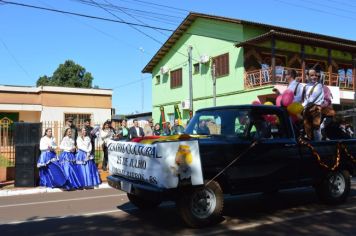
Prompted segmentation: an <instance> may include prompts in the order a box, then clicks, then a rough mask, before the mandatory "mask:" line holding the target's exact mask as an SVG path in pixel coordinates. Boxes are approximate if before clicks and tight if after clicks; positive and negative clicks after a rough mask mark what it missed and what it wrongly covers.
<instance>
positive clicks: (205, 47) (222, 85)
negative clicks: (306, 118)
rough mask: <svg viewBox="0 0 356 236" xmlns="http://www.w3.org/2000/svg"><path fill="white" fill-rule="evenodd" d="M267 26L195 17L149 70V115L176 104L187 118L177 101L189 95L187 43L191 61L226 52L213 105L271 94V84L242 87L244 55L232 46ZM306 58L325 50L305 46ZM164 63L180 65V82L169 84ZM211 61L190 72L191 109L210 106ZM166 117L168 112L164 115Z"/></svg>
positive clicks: (287, 45) (283, 45)
mask: <svg viewBox="0 0 356 236" xmlns="http://www.w3.org/2000/svg"><path fill="white" fill-rule="evenodd" d="M267 31H268V30H267V29H264V28H262V27H256V26H251V25H245V26H243V25H241V24H233V23H229V22H221V21H217V20H211V19H201V18H198V19H196V20H195V22H194V23H193V24H192V25H191V26H190V27H189V28H188V29H187V31H186V32H185V33H184V34H183V35H182V36H181V37H180V38H179V39H178V41H177V42H176V43H175V44H174V46H173V47H172V48H171V50H170V51H169V52H168V53H167V54H166V55H165V56H164V57H163V58H162V59H161V61H160V62H159V63H158V64H157V65H156V66H155V68H154V69H153V71H152V104H153V108H152V116H153V118H154V119H155V122H158V121H159V117H160V110H159V106H161V105H163V106H164V109H165V113H166V114H169V113H174V104H179V108H180V110H181V112H182V114H183V118H184V120H186V119H188V116H189V112H188V111H187V110H182V107H181V102H182V101H185V100H188V99H189V66H188V56H187V55H188V46H189V45H191V46H192V47H193V51H192V55H193V56H192V57H193V64H195V63H199V59H200V56H201V55H208V56H210V58H212V57H216V56H219V55H222V54H225V53H228V54H229V64H230V65H229V75H227V76H223V77H219V78H217V81H216V91H217V106H223V105H238V104H250V103H251V102H252V101H253V100H255V99H257V97H258V96H259V95H265V94H271V93H272V92H271V90H272V87H271V86H269V87H263V88H259V89H254V90H245V89H244V84H243V82H244V81H243V76H244V66H243V64H244V61H243V59H244V56H243V48H237V47H235V46H234V45H235V43H238V42H243V41H245V40H247V39H250V38H254V37H256V36H258V35H261V34H264V33H266V32H267ZM260 46H261V47H266V48H270V47H271V43H270V41H267V42H263V43H261V44H260ZM276 49H277V50H283V51H289V52H294V53H300V51H301V45H300V44H297V43H291V42H286V41H281V40H276ZM305 53H306V54H307V58H313V56H316V57H325V58H327V55H328V50H327V49H325V48H320V47H312V46H308V45H306V46H305ZM331 55H332V57H333V58H334V59H343V60H351V59H352V56H351V54H350V53H347V52H341V51H336V50H332V51H331ZM162 66H166V67H168V68H169V69H170V71H173V70H176V69H179V68H182V74H183V78H182V86H181V87H179V88H175V89H171V88H170V73H169V72H168V73H167V74H165V75H162V74H161V72H160V68H161V67H162ZM211 66H212V63H211V61H210V62H208V63H206V64H200V71H199V73H196V74H194V73H193V110H194V111H196V110H198V109H200V108H205V107H211V106H213V98H212V94H213V84H212V76H211ZM157 75H159V76H160V83H159V84H156V76H157ZM166 119H167V120H168V115H167V116H166Z"/></svg>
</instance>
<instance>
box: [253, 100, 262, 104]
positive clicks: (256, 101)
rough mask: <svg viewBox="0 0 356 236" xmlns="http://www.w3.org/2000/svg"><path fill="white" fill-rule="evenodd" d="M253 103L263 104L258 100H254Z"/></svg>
mask: <svg viewBox="0 0 356 236" xmlns="http://www.w3.org/2000/svg"><path fill="white" fill-rule="evenodd" d="M252 105H261V102H260V101H258V100H255V101H253V102H252Z"/></svg>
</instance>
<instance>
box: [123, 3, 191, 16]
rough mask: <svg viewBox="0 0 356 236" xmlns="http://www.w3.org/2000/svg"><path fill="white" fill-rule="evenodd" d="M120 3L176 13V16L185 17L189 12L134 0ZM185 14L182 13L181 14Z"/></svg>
mask: <svg viewBox="0 0 356 236" xmlns="http://www.w3.org/2000/svg"><path fill="white" fill-rule="evenodd" d="M120 1H122V2H134V3H132V4H135V5H141V6H148V7H150V8H153V9H162V8H163V9H165V10H166V11H170V12H174V13H178V12H180V13H178V14H183V15H185V14H186V13H187V12H190V11H189V10H185V9H179V8H174V7H170V6H166V5H160V4H157V3H152V2H145V1H135V0H131V1H127V0H120ZM182 11H183V12H185V13H183V12H182Z"/></svg>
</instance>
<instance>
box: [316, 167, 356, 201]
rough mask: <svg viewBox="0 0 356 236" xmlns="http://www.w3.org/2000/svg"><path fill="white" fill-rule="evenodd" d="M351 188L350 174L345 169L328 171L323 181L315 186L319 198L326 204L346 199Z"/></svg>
mask: <svg viewBox="0 0 356 236" xmlns="http://www.w3.org/2000/svg"><path fill="white" fill-rule="evenodd" d="M350 188H351V180H350V174H349V172H348V171H346V170H342V171H331V172H329V173H328V174H327V175H326V176H325V178H324V180H323V182H322V183H321V184H320V185H318V186H317V187H316V193H317V195H318V197H319V198H320V200H322V201H323V202H325V203H328V204H339V203H343V202H345V201H346V199H347V197H348V195H349V193H350Z"/></svg>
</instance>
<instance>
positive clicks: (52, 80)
mask: <svg viewBox="0 0 356 236" xmlns="http://www.w3.org/2000/svg"><path fill="white" fill-rule="evenodd" d="M93 79H94V78H93V76H92V75H91V73H90V72H87V71H86V70H85V68H84V67H82V66H81V65H78V64H75V62H74V61H72V60H66V61H65V62H64V64H60V65H59V67H58V68H57V69H56V70H55V71H54V73H53V75H52V76H51V77H49V76H47V75H44V76H41V77H40V78H39V79H38V80H37V83H36V85H37V86H60V87H75V88H91V87H92V81H93Z"/></svg>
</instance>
